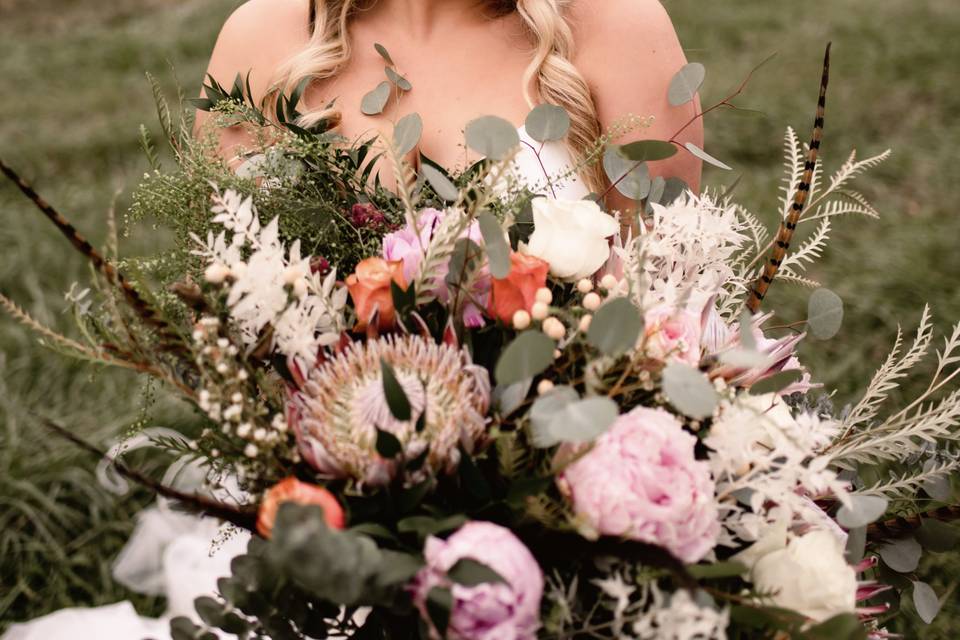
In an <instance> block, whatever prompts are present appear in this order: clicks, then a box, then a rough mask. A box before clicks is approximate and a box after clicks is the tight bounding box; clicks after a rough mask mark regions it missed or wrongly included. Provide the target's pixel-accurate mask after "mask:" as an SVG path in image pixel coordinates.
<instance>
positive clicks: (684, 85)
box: [667, 62, 707, 107]
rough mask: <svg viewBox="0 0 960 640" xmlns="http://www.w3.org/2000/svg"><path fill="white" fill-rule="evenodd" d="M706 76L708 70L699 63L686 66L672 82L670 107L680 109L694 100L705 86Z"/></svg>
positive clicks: (669, 95) (668, 92)
mask: <svg viewBox="0 0 960 640" xmlns="http://www.w3.org/2000/svg"><path fill="white" fill-rule="evenodd" d="M706 76H707V69H706V67H704V66H703V65H702V64H700V63H699V62H691V63H689V64H686V65H684V66H683V68H682V69H680V71H678V72H677V74H676V75H675V76H673V79H672V80H671V81H670V88H669V89H668V90H667V99H668V100H669V101H670V105H671V106H674V107H679V106H680V105H683V104H686V103H688V102H690V101H691V100H693V99H694V97H696V95H697V91H699V90H700V87H701V86H703V81H704V79H705V78H706Z"/></svg>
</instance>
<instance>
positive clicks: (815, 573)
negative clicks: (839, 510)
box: [744, 530, 857, 622]
mask: <svg viewBox="0 0 960 640" xmlns="http://www.w3.org/2000/svg"><path fill="white" fill-rule="evenodd" d="M771 542H774V540H761V541H758V542H757V544H756V545H754V546H758V545H759V546H760V547H761V548H764V549H766V548H770V547H774V549H773V550H771V551H770V552H769V553H766V554H764V555H762V556H761V557H760V558H758V559H757V560H756V561H755V562H754V564H753V569H752V571H751V572H750V578H751V580H752V581H753V584H754V586H755V587H757V589H758V590H760V591H763V592H775V594H774V595H773V596H772V597H771V598H770V602H771V604H774V605H776V606H778V607H784V608H787V609H793V610H794V611H799V612H800V613H802V614H803V615H805V616H807V617H809V618H811V619H813V620H816V621H817V622H822V621H824V620H827V619H829V618H832V617H833V616H835V615H838V614H841V613H851V612H853V611H854V610H855V609H856V600H857V573H856V571H854V569H853V567H851V566H850V565H849V564H847V561H846V559H845V558H844V557H843V546H842V545H841V543H840V541H839V540H838V539H837V537H836V536H835V535H833V534H832V533H830V532H829V531H823V530H814V531H811V532H810V533H808V534H806V535H804V536H801V537H799V538H793V539H791V540H790V541H789V542H788V543H787V544H786V546H780V548H775V547H776V546H778V545H776V544H769V545H768V544H765V543H771ZM744 559H745V560H746V559H747V558H744Z"/></svg>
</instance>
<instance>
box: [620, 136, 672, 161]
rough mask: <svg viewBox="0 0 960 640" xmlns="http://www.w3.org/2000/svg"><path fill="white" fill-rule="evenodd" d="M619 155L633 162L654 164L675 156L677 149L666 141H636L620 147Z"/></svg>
mask: <svg viewBox="0 0 960 640" xmlns="http://www.w3.org/2000/svg"><path fill="white" fill-rule="evenodd" d="M619 153H620V155H622V156H623V157H624V158H626V159H627V160H631V161H633V162H655V161H657V160H666V159H667V158H671V157H673V156H675V155H677V147H676V145H674V144H673V143H672V142H667V141H666V140H637V141H636V142H630V143H627V144H623V145H620V147H619Z"/></svg>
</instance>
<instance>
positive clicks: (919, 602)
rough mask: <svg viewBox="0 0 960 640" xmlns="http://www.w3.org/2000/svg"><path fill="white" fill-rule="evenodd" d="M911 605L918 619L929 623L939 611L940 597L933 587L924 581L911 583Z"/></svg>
mask: <svg viewBox="0 0 960 640" xmlns="http://www.w3.org/2000/svg"><path fill="white" fill-rule="evenodd" d="M913 606H914V607H915V608H916V609H917V615H918V616H920V619H921V620H923V621H924V622H926V623H927V624H930V623H931V622H933V620H934V618H936V617H937V614H938V613H940V599H939V598H938V597H937V594H936V592H935V591H934V590H933V587H931V586H930V585H928V584H927V583H926V582H914V583H913Z"/></svg>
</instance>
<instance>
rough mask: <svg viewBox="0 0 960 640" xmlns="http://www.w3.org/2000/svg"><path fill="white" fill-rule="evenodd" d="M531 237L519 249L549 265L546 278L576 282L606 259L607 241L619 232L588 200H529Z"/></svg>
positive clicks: (608, 218) (612, 220)
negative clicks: (550, 276)
mask: <svg viewBox="0 0 960 640" xmlns="http://www.w3.org/2000/svg"><path fill="white" fill-rule="evenodd" d="M532 204H533V235H531V236H530V242H529V243H528V244H527V246H526V247H524V248H522V251H523V253H526V254H528V255H531V256H536V257H537V258H540V259H541V260H544V261H546V262H548V263H549V264H550V275H552V276H553V277H555V278H559V279H562V280H579V279H581V278H589V277H590V276H592V275H593V274H595V273H596V272H597V271H598V270H599V269H600V267H602V266H603V264H604V263H605V262H606V261H607V259H608V258H609V257H610V243H609V242H608V241H607V238H609V237H610V236H612V235H614V234H616V233H618V232H619V231H620V225H619V223H618V222H617V221H616V219H614V218H613V217H612V216H609V215H607V214H606V213H604V212H603V211H602V210H601V209H600V206H599V205H598V204H597V203H596V202H593V201H592V200H557V199H554V198H543V197H541V198H535V199H534V200H533V203H532Z"/></svg>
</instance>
